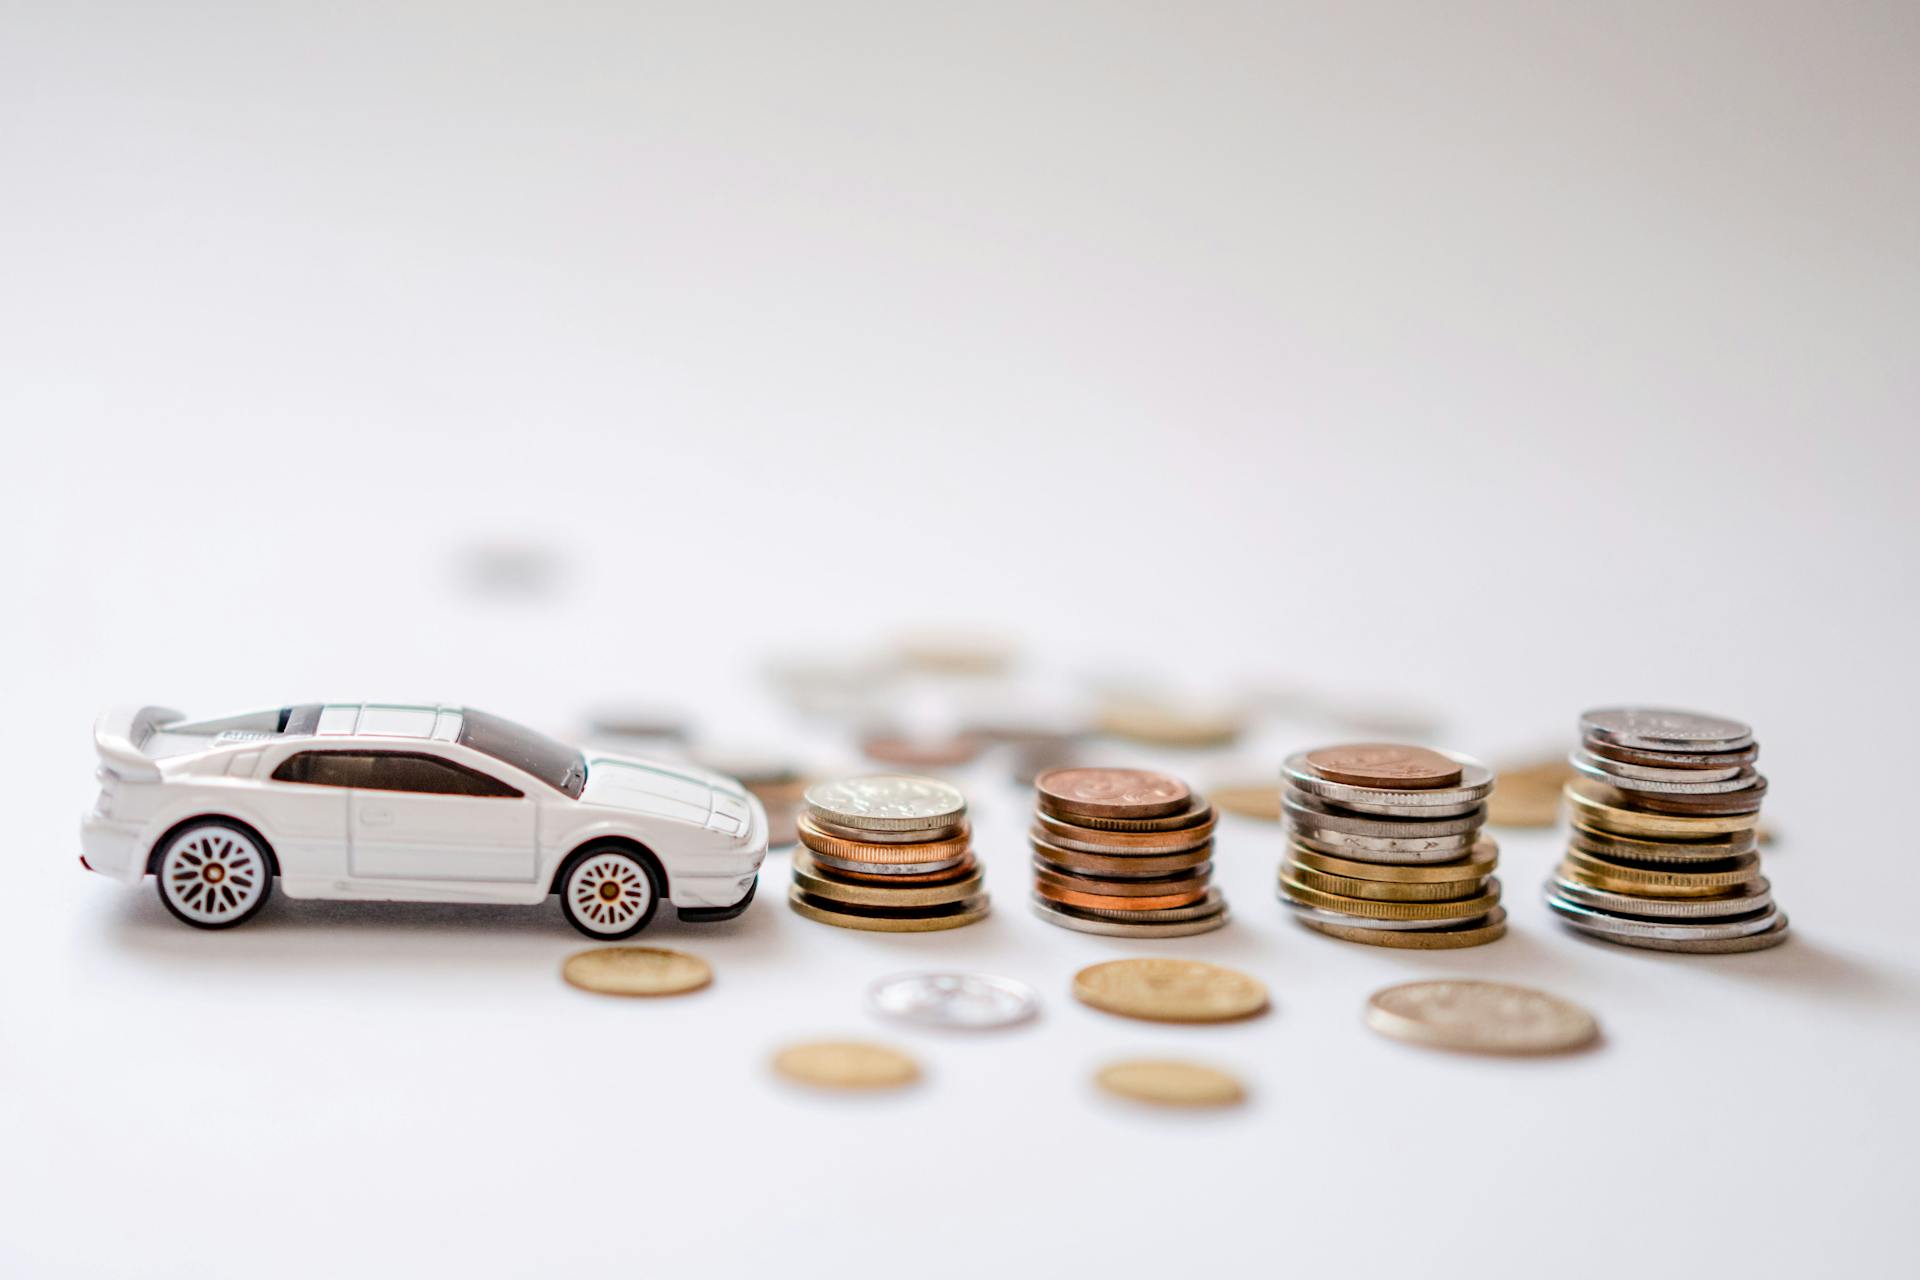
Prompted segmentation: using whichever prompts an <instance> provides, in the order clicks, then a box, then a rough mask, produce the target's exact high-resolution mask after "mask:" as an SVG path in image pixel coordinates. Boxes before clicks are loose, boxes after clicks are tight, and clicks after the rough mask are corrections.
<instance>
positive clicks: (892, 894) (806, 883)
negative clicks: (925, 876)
mask: <svg viewBox="0 0 1920 1280" xmlns="http://www.w3.org/2000/svg"><path fill="white" fill-rule="evenodd" d="M793 883H794V886H795V887H796V888H798V889H800V890H802V891H803V892H806V893H809V894H811V895H813V896H814V897H816V898H826V899H827V900H828V901H830V902H844V903H848V904H850V905H852V906H856V907H937V906H940V905H942V904H944V903H948V902H959V901H960V900H961V899H963V898H971V897H973V896H974V895H975V894H977V893H979V892H980V884H981V878H980V868H979V866H978V865H977V864H976V865H975V866H974V868H973V869H972V870H971V871H970V872H968V873H967V874H966V875H963V876H961V877H960V878H959V879H957V880H950V881H946V882H944V883H941V884H913V883H908V884H901V885H890V884H874V883H871V882H860V883H855V882H852V881H848V880H843V879H841V878H840V877H838V876H835V875H833V874H832V873H830V872H827V871H824V870H822V869H821V867H820V865H819V864H818V863H816V862H815V861H814V860H813V859H812V858H810V857H808V856H807V855H806V853H805V852H804V851H802V850H798V849H796V850H795V851H794V854H793Z"/></svg>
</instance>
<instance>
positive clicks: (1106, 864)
mask: <svg viewBox="0 0 1920 1280" xmlns="http://www.w3.org/2000/svg"><path fill="white" fill-rule="evenodd" d="M1027 841H1028V843H1029V844H1031V845H1032V846H1033V851H1034V852H1035V853H1037V854H1039V855H1040V856H1041V857H1043V858H1045V859H1046V860H1047V861H1048V862H1051V863H1053V864H1054V865H1055V866H1057V867H1059V868H1061V869H1062V870H1064V871H1069V872H1072V873H1073V874H1075V875H1089V876H1111V877H1118V878H1120V879H1123V880H1128V879H1139V878H1141V877H1145V876H1165V875H1173V874H1175V873H1177V872H1181V871H1190V870H1192V869H1193V868H1195V867H1197V866H1200V865H1202V864H1203V863H1206V862H1208V861H1210V860H1211V859H1212V857H1213V843H1212V842H1211V841H1208V842H1207V843H1205V844H1201V845H1199V846H1197V847H1195V848H1192V849H1183V850H1181V851H1180V852H1179V853H1087V852H1085V851H1083V850H1080V849H1068V848H1065V847H1063V846H1061V845H1057V844H1054V843H1053V842H1052V841H1050V840H1046V839H1043V838H1042V837H1041V835H1040V833H1038V832H1029V833H1028V834H1027Z"/></svg>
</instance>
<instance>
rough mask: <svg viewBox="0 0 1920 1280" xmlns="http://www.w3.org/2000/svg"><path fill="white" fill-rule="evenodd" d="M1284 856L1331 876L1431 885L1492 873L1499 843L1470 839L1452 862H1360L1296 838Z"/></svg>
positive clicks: (1485, 837) (1491, 840) (1498, 860)
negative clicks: (1470, 843) (1468, 848)
mask: <svg viewBox="0 0 1920 1280" xmlns="http://www.w3.org/2000/svg"><path fill="white" fill-rule="evenodd" d="M1287 856H1288V857H1290V858H1292V859H1293V860H1294V861H1295V862H1297V863H1299V864H1300V865H1301V866H1303V867H1312V868H1313V869H1314V870H1315V871H1318V872H1321V873H1323V874H1325V875H1330V876H1351V877H1353V878H1354V879H1356V880H1384V881H1390V882H1392V883H1394V884H1432V883H1434V882H1435V881H1444V880H1464V879H1467V878H1469V877H1485V876H1488V875H1491V874H1492V873H1493V869H1494V867H1496V866H1498V865H1499V862H1500V846H1499V845H1498V844H1496V843H1494V840H1493V837H1492V836H1481V837H1480V838H1479V839H1478V840H1475V841H1474V842H1473V852H1472V853H1470V854H1468V855H1466V856H1465V857H1463V858H1456V859H1454V860H1453V861H1452V862H1417V863H1410V864H1406V865H1401V864H1398V863H1386V862H1362V861H1361V860H1360V859H1358V858H1341V857H1336V856H1335V855H1333V854H1331V853H1322V852H1320V851H1319V850H1318V849H1309V848H1307V847H1306V846H1305V845H1303V844H1300V843H1299V842H1298V841H1290V842H1289V843H1288V845H1287Z"/></svg>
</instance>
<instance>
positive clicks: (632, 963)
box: [560, 947, 713, 996]
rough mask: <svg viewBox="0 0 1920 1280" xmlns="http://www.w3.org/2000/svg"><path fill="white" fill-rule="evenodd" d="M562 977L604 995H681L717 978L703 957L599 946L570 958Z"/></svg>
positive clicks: (643, 949)
mask: <svg viewBox="0 0 1920 1280" xmlns="http://www.w3.org/2000/svg"><path fill="white" fill-rule="evenodd" d="M560 976H561V977H563V978H565V979H566V980H567V981H568V982H569V983H571V984H572V985H573V986H576V987H579V988H580V989H581V990H582V991H591V992H594V993H595V994H597V995H603V996H677V995H682V994H684V993H686V992H688V991H698V990H699V989H700V988H701V987H704V986H706V985H707V984H708V983H709V982H712V981H713V966H711V965H709V964H708V963H707V962H706V961H705V960H702V959H701V958H700V957H699V956H690V955H688V954H687V953H686V952H684V951H668V950H667V949H665V948H664V947H595V948H594V949H593V950H591V951H579V952H575V953H574V954H573V955H570V956H568V957H567V962H566V964H564V965H563V966H561V969H560Z"/></svg>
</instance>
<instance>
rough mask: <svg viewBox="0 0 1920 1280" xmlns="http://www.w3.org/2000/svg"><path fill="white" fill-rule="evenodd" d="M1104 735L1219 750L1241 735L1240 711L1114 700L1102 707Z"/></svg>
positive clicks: (1158, 744)
mask: <svg viewBox="0 0 1920 1280" xmlns="http://www.w3.org/2000/svg"><path fill="white" fill-rule="evenodd" d="M1098 721H1099V723H1098V727H1099V731H1100V732H1101V733H1105V734H1111V735H1112V736H1113V737H1116V738H1125V739H1127V740H1128V741H1130V742H1139V743H1144V744H1145V745H1147V746H1151V747H1219V746H1225V745H1226V744H1227V743H1230V742H1232V741H1233V740H1234V739H1235V738H1238V737H1239V736H1240V733H1241V731H1242V730H1243V729H1245V728H1246V720H1245V718H1244V717H1243V716H1241V715H1240V714H1239V713H1238V712H1234V711H1220V710H1212V709H1209V708H1205V707H1197V706H1189V707H1182V706H1175V705H1173V704H1171V703H1165V702H1159V701H1156V700H1153V699H1149V698H1114V699H1112V700H1110V701H1109V702H1108V703H1107V704H1106V705H1105V706H1104V707H1102V708H1100V713H1099V717H1098Z"/></svg>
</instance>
